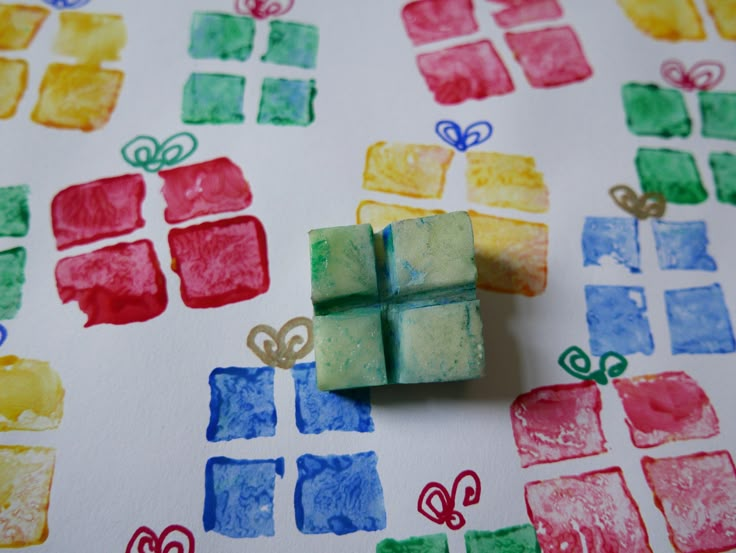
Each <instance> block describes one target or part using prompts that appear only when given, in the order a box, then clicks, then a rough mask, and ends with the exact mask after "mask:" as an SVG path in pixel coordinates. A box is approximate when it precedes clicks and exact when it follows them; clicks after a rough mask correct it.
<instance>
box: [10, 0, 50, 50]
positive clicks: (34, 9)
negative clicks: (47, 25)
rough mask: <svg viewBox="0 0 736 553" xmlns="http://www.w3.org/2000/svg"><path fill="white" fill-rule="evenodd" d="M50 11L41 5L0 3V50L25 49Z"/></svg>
mask: <svg viewBox="0 0 736 553" xmlns="http://www.w3.org/2000/svg"><path fill="white" fill-rule="evenodd" d="M49 13H50V11H49V10H47V9H46V8H43V7H41V6H25V5H23V4H0V50H25V49H26V48H28V46H29V45H30V44H31V42H32V41H33V38H34V37H35V36H36V33H37V32H38V29H40V28H41V25H42V24H43V22H44V21H45V20H46V18H47V17H48V16H49Z"/></svg>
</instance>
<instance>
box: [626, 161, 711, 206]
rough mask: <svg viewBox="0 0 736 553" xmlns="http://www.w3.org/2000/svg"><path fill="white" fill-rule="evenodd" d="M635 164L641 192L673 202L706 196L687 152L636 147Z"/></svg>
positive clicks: (695, 199) (687, 202)
mask: <svg viewBox="0 0 736 553" xmlns="http://www.w3.org/2000/svg"><path fill="white" fill-rule="evenodd" d="M635 164H636V172H637V174H638V175H639V183H640V184H641V189H642V190H643V191H644V192H647V193H648V192H657V193H659V194H662V195H663V196H664V197H665V199H666V200H667V201H668V202H672V203H674V204H688V205H692V204H699V203H701V202H703V201H704V200H705V199H706V198H707V197H708V193H707V192H706V190H705V188H703V181H702V180H701V178H700V172H699V171H698V166H697V164H696V163H695V158H694V157H693V155H692V154H691V153H690V152H683V151H680V150H668V149H666V148H660V149H657V148H639V150H638V151H637V152H636V159H635Z"/></svg>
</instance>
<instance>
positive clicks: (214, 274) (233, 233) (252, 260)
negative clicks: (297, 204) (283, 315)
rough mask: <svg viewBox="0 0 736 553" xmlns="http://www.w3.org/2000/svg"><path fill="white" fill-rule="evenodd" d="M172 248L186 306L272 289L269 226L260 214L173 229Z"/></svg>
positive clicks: (211, 303) (246, 296)
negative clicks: (264, 226) (265, 226)
mask: <svg viewBox="0 0 736 553" xmlns="http://www.w3.org/2000/svg"><path fill="white" fill-rule="evenodd" d="M169 248H170V249H171V259H172V268H173V270H174V272H175V273H176V274H177V275H179V278H180V279H181V286H180V292H181V298H182V300H184V304H185V305H186V306H187V307H192V308H207V307H221V306H223V305H227V304H230V303H236V302H239V301H245V300H249V299H251V298H254V297H256V296H259V295H261V294H265V293H266V292H267V291H268V288H269V286H270V282H271V280H270V275H269V269H268V252H267V246H266V231H265V230H264V228H263V224H262V223H261V221H260V220H258V219H257V218H256V217H252V216H250V215H244V216H242V217H236V218H233V219H221V220H219V221H212V222H208V223H202V224H199V225H192V226H189V227H184V228H174V229H172V230H171V231H170V232H169Z"/></svg>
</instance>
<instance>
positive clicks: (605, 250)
mask: <svg viewBox="0 0 736 553" xmlns="http://www.w3.org/2000/svg"><path fill="white" fill-rule="evenodd" d="M582 244H583V265H584V266H585V267H588V266H591V265H596V266H606V265H609V264H611V263H614V264H617V265H623V266H624V267H626V269H628V270H629V272H630V273H640V272H641V266H640V258H639V223H638V222H637V220H636V219H634V218H633V217H586V218H585V224H584V225H583V239H582Z"/></svg>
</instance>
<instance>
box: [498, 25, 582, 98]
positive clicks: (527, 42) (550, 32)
mask: <svg viewBox="0 0 736 553" xmlns="http://www.w3.org/2000/svg"><path fill="white" fill-rule="evenodd" d="M505 37H506V43H507V44H508V45H509V48H511V51H512V52H513V53H514V57H515V58H516V60H517V61H518V62H519V63H520V64H521V67H522V69H523V70H524V75H526V78H527V80H528V81H529V84H530V85H532V86H533V87H535V88H549V87H554V86H561V85H566V84H570V83H574V82H577V81H583V80H585V79H587V78H588V77H590V76H591V75H592V74H593V70H592V69H591V67H590V65H589V64H588V60H587V59H586V58H585V53H584V52H583V48H582V46H581V45H580V41H579V40H578V36H577V34H576V33H575V30H574V29H573V28H572V27H569V26H564V27H550V28H547V29H539V30H536V31H524V32H520V33H506V35H505Z"/></svg>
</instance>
